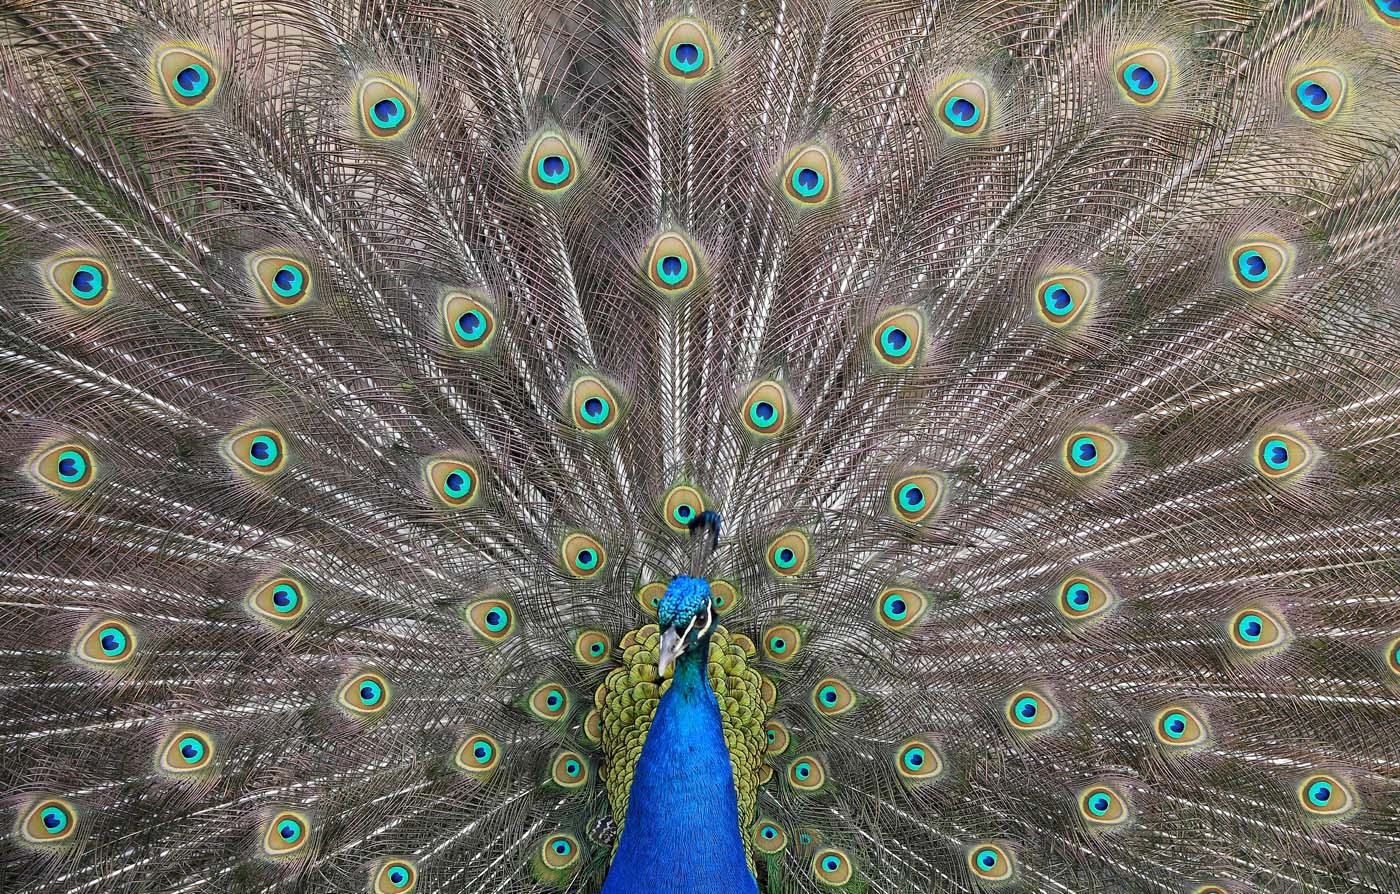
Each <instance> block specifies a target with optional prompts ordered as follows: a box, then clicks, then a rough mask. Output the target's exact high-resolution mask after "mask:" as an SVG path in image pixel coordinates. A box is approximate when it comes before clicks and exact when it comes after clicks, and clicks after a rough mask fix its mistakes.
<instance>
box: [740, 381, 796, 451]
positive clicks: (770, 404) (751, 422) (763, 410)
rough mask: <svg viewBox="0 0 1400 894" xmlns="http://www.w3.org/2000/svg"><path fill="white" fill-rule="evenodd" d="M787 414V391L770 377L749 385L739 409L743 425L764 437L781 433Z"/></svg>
mask: <svg viewBox="0 0 1400 894" xmlns="http://www.w3.org/2000/svg"><path fill="white" fill-rule="evenodd" d="M787 416H788V399H787V392H786V391H784V390H783V386H782V385H779V384H778V383H777V382H775V381H773V380H771V379H769V380H766V381H762V382H758V383H757V384H755V385H753V386H752V387H750V388H749V391H748V394H747V395H746V396H745V397H744V403H743V406H742V409H741V410H740V418H741V419H742V420H743V423H744V427H745V428H746V429H748V430H749V431H750V432H751V433H753V434H755V435H758V436H759V437H765V438H771V437H774V436H776V435H779V434H781V433H782V431H783V429H784V428H785V427H786V426H787Z"/></svg>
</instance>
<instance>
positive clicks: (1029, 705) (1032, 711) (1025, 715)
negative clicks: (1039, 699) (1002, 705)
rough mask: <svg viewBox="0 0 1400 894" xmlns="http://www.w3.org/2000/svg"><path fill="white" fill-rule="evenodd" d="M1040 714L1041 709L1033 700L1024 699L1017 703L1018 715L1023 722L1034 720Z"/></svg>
mask: <svg viewBox="0 0 1400 894" xmlns="http://www.w3.org/2000/svg"><path fill="white" fill-rule="evenodd" d="M1039 712H1040V709H1039V707H1037V706H1036V703H1035V699H1033V698H1023V699H1021V700H1020V701H1019V702H1017V703H1016V715H1017V716H1018V717H1020V718H1021V719H1022V720H1034V719H1035V715H1036V714H1037V713H1039Z"/></svg>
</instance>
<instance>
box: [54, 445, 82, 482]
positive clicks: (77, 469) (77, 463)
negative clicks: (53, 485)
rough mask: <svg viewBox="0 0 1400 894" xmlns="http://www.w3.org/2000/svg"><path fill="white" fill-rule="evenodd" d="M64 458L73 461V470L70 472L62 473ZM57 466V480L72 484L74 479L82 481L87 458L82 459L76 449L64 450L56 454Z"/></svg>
mask: <svg viewBox="0 0 1400 894" xmlns="http://www.w3.org/2000/svg"><path fill="white" fill-rule="evenodd" d="M64 460H68V461H70V462H72V463H73V471H72V473H71V474H68V475H65V474H63V461H64ZM58 468H59V471H58V477H59V480H60V481H63V482H64V483H66V484H72V483H73V482H75V481H82V480H83V476H84V475H86V474H87V460H85V459H83V455H82V454H81V453H79V452H78V451H76V450H65V451H63V452H62V453H60V454H59V455H58Z"/></svg>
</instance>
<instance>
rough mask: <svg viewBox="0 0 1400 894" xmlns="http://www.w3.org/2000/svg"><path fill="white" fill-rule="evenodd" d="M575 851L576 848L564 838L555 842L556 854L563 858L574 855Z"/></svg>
mask: <svg viewBox="0 0 1400 894" xmlns="http://www.w3.org/2000/svg"><path fill="white" fill-rule="evenodd" d="M573 850H574V846H573V845H572V844H570V843H569V842H568V841H566V840H564V839H563V838H560V839H559V840H558V841H556V842H554V852H555V853H556V854H558V855H559V856H561V857H567V856H568V855H569V854H571V853H573Z"/></svg>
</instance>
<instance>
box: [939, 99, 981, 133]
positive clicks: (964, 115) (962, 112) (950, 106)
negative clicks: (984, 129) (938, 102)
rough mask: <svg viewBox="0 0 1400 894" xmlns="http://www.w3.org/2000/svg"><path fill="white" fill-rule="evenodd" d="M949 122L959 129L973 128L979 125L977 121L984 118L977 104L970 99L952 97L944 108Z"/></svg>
mask: <svg viewBox="0 0 1400 894" xmlns="http://www.w3.org/2000/svg"><path fill="white" fill-rule="evenodd" d="M943 111H944V113H945V114H946V115H947V116H948V120H949V121H951V122H952V123H953V124H956V125H957V126H958V127H971V126H972V125H974V124H976V123H977V119H978V118H980V117H982V113H981V112H980V111H979V110H978V108H977V104H976V103H975V102H973V101H972V100H970V99H965V98H964V97H961V96H953V97H950V98H949V100H948V102H947V104H946V105H945V106H944V107H943Z"/></svg>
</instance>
